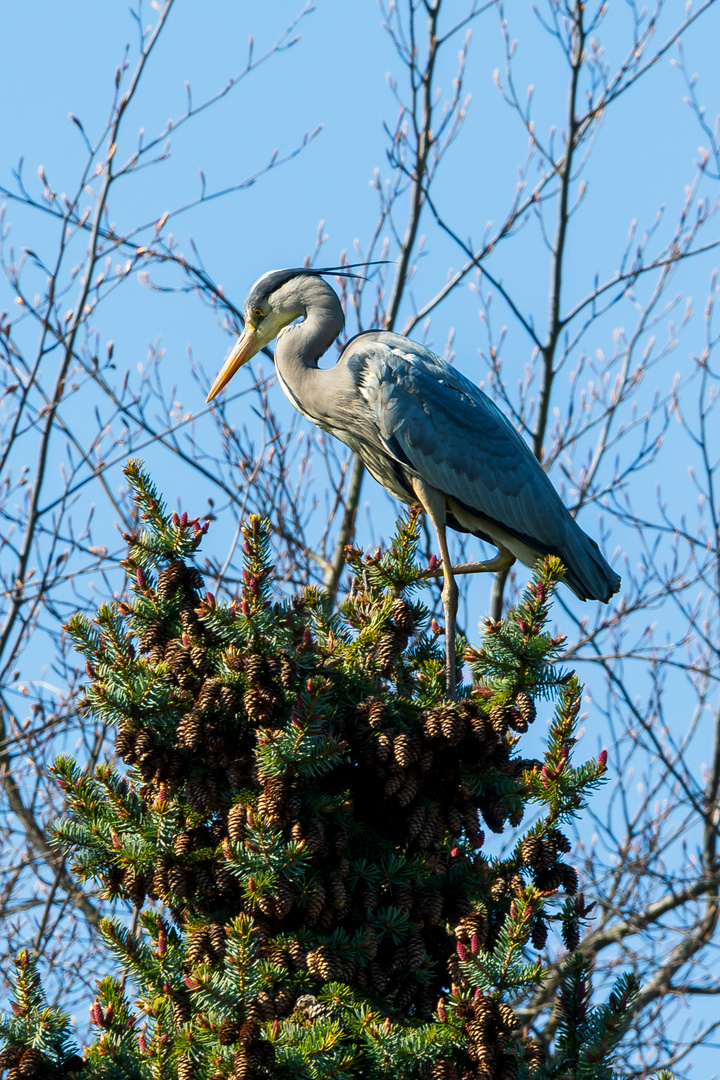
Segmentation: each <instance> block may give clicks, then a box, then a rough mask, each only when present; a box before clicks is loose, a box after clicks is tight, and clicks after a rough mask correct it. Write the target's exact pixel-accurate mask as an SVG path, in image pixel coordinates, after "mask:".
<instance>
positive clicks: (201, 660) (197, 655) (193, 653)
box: [190, 645, 210, 675]
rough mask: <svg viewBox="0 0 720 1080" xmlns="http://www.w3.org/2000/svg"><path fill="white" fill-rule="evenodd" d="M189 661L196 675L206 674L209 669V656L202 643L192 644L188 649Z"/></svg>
mask: <svg viewBox="0 0 720 1080" xmlns="http://www.w3.org/2000/svg"><path fill="white" fill-rule="evenodd" d="M190 662H191V663H192V666H193V668H194V669H195V671H196V672H197V673H198V675H207V673H208V671H209V670H210V658H209V656H208V654H207V649H206V647H205V646H204V645H193V646H192V648H191V649H190Z"/></svg>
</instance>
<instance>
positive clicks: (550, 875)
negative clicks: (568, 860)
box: [534, 865, 563, 892]
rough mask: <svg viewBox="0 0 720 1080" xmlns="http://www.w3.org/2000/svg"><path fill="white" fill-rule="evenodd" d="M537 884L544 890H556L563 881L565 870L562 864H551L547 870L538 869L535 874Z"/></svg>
mask: <svg viewBox="0 0 720 1080" xmlns="http://www.w3.org/2000/svg"><path fill="white" fill-rule="evenodd" d="M534 877H535V884H536V885H537V887H538V889H540V890H541V891H542V892H555V890H556V889H559V888H560V886H561V885H562V883H563V872H562V869H561V867H560V866H558V865H556V866H549V867H548V868H547V869H546V870H538V871H536V872H535V874H534Z"/></svg>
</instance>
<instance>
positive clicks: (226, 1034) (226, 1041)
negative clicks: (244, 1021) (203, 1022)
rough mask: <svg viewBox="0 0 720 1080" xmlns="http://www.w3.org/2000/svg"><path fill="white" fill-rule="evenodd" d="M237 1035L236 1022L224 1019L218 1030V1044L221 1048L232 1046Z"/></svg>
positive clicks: (238, 1031)
mask: <svg viewBox="0 0 720 1080" xmlns="http://www.w3.org/2000/svg"><path fill="white" fill-rule="evenodd" d="M239 1034H240V1025H239V1024H238V1023H237V1021H236V1020H231V1019H230V1018H229V1017H225V1019H224V1020H223V1021H222V1023H221V1024H220V1027H219V1028H218V1042H219V1043H220V1045H221V1046H232V1044H233V1043H234V1042H237V1040H238V1035H239Z"/></svg>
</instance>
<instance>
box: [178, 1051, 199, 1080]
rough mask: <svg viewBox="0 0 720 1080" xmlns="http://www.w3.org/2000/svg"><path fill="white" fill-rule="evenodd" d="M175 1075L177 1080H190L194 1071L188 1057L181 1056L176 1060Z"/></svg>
mask: <svg viewBox="0 0 720 1080" xmlns="http://www.w3.org/2000/svg"><path fill="white" fill-rule="evenodd" d="M177 1075H178V1080H192V1078H193V1076H194V1075H195V1069H194V1067H193V1063H192V1061H191V1060H190V1058H189V1057H186V1056H185V1055H183V1056H182V1057H179V1058H178V1059H177Z"/></svg>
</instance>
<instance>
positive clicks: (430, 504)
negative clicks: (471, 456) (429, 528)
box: [413, 479, 458, 700]
mask: <svg viewBox="0 0 720 1080" xmlns="http://www.w3.org/2000/svg"><path fill="white" fill-rule="evenodd" d="M413 488H414V490H415V494H416V495H417V497H418V500H419V501H420V502H421V503H422V506H423V509H424V510H425V513H426V514H427V515H428V517H429V518H430V520H431V521H432V523H433V525H434V526H435V532H436V533H437V538H438V546H439V548H440V558H441V559H442V573H443V577H444V581H443V588H442V603H443V611H444V612H445V690H446V692H447V696H448V697H449V698H452V699H453V700H454V698H455V693H456V689H457V682H456V678H455V628H456V623H457V609H458V587H457V585H456V583H455V577H454V575H453V564H452V560H451V559H450V552H449V551H448V546H447V537H446V534H445V496H444V495H442V494H441V492H439V491H438V490H437V489H436V488H434V487H431V486H430V485H429V484H426V483H424V481H422V480H419V479H413Z"/></svg>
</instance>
